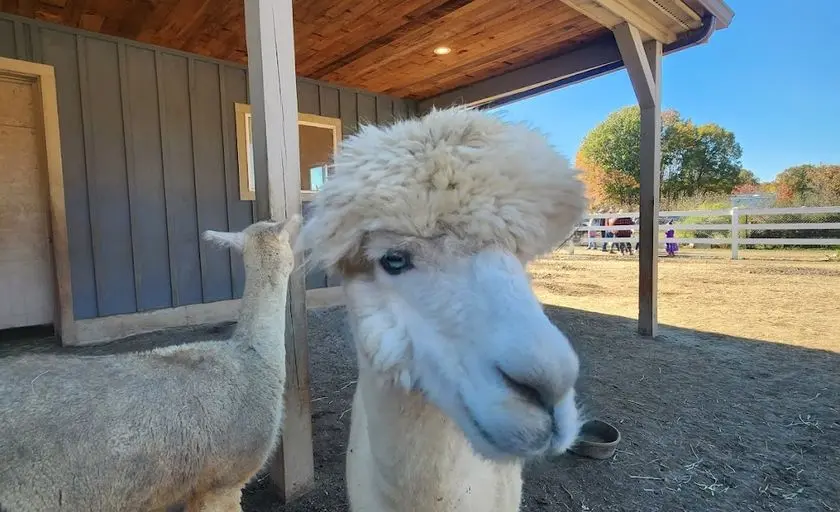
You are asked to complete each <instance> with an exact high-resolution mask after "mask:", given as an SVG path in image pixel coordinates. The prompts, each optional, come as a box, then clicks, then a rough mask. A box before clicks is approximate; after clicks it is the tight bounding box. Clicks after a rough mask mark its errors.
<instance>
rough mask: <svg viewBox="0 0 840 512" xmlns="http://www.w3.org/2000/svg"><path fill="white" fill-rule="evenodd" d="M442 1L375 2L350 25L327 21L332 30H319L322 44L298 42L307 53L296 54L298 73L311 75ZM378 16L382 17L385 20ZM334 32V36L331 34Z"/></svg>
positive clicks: (417, 16) (357, 50) (410, 20)
mask: <svg viewBox="0 0 840 512" xmlns="http://www.w3.org/2000/svg"><path fill="white" fill-rule="evenodd" d="M445 1H446V0H436V1H433V2H429V1H428V0H413V1H408V2H401V3H400V4H399V5H398V6H396V7H392V6H389V5H388V4H386V3H376V4H375V5H376V7H375V9H374V10H371V11H368V12H367V13H366V15H365V16H364V17H363V18H362V19H360V20H358V22H357V23H354V24H352V25H349V24H348V23H345V22H342V23H331V24H328V25H330V26H332V27H333V28H334V30H333V31H330V32H327V31H320V32H319V34H320V35H322V36H327V37H325V38H324V40H323V41H324V42H323V43H322V44H320V45H312V44H309V43H308V42H306V41H302V42H301V43H302V44H300V45H299V47H300V48H306V47H307V46H308V47H309V52H308V54H304V53H303V52H299V53H298V54H296V59H297V60H300V61H301V64H302V67H301V70H302V72H305V73H306V74H307V75H311V76H313V77H314V76H316V75H317V74H318V70H319V69H322V68H324V67H325V66H328V65H330V63H332V62H335V61H337V60H341V59H344V58H346V56H347V55H349V54H351V53H354V52H359V51H361V50H362V48H363V47H365V46H366V45H367V44H368V43H369V42H370V41H371V40H377V39H380V38H382V37H384V36H386V35H387V34H389V33H391V32H393V31H394V30H398V29H400V28H401V27H403V26H405V25H406V24H407V23H411V22H412V21H413V20H415V19H417V18H419V17H422V16H423V15H425V14H426V13H428V12H429V11H430V10H433V9H435V8H437V7H438V6H439V5H440V4H442V3H445ZM382 18H385V20H383V19H382ZM345 31H346V32H345ZM335 34H338V35H337V36H335ZM329 36H333V37H329Z"/></svg>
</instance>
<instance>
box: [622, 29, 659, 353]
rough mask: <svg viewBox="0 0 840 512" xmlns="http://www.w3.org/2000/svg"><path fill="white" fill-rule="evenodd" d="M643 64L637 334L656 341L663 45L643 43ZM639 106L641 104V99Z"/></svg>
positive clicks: (652, 42) (654, 42)
mask: <svg viewBox="0 0 840 512" xmlns="http://www.w3.org/2000/svg"><path fill="white" fill-rule="evenodd" d="M643 60H644V62H645V64H646V66H647V68H648V69H649V70H650V74H651V79H652V83H651V87H650V88H651V91H652V94H653V98H652V100H653V101H652V102H651V103H650V104H649V105H646V106H645V105H640V107H641V116H642V119H641V141H640V142H641V145H640V151H639V239H640V240H639V333H640V334H641V335H642V336H650V337H655V336H656V335H657V331H658V328H659V326H658V320H657V311H658V306H657V298H658V290H657V281H658V262H659V241H658V238H659V179H660V166H661V160H662V152H661V139H662V137H661V133H662V132H661V126H662V78H661V77H662V43H660V42H659V41H656V40H652V41H648V42H646V43H645V45H644V59H643ZM626 62H627V61H626V60H625V63H626ZM628 69H630V67H629V66H628ZM639 103H640V104H641V98H640V99H639Z"/></svg>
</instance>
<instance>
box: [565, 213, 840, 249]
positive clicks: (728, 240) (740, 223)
mask: <svg viewBox="0 0 840 512" xmlns="http://www.w3.org/2000/svg"><path fill="white" fill-rule="evenodd" d="M820 214H822V215H825V214H840V206H818V207H792V208H742V207H734V208H730V209H719V210H685V211H663V212H659V234H660V238H659V245H660V246H664V245H665V244H666V243H668V242H672V243H677V244H711V245H729V246H730V247H731V248H732V259H733V260H737V259H738V248H739V247H742V246H756V245H773V246H791V245H798V246H802V245H807V246H822V247H825V246H840V238H815V237H808V238H751V237H750V236H749V233H750V232H751V231H767V230H773V231H792V230H819V231H823V230H838V231H840V222H775V223H764V222H760V223H752V222H750V220H749V219H750V217H756V216H761V217H768V216H769V217H772V216H778V215H820ZM619 217H630V218H632V219H634V221H633V224H628V225H619V226H597V225H594V226H590V225H589V223H590V220H591V219H615V218H619ZM638 217H639V213H638V212H624V213H594V214H589V215H586V216H585V217H584V219H583V220H582V221H581V223H580V224H579V225H578V227H577V228H575V233H574V234H573V241H572V243H573V244H575V245H589V243H590V242H592V241H594V242H595V244H596V247H597V246H598V245H601V244H603V243H607V244H612V243H619V242H621V243H631V244H635V243H636V242H638V241H639V237H638V229H639V225H638V223H637V222H638ZM687 217H691V218H696V217H699V218H701V219H702V218H709V217H717V218H721V217H723V218H728V221H727V222H716V223H715V222H713V223H709V224H703V223H699V224H698V223H685V224H683V223H679V222H677V219H682V218H687ZM668 220H673V221H674V222H673V224H668V223H667V222H668ZM669 229H674V231H675V234H676V232H678V231H682V232H685V231H688V232H692V233H694V234H695V237H693V238H678V237H674V238H663V235H664V233H665V231H667V230H669ZM628 230H632V232H633V235H632V236H630V237H622V238H618V237H606V236H601V233H606V232H615V231H628ZM698 231H715V232H723V233H724V234H726V236H724V237H698V236H696V232H698ZM590 232H595V233H596V236H594V237H592V236H590Z"/></svg>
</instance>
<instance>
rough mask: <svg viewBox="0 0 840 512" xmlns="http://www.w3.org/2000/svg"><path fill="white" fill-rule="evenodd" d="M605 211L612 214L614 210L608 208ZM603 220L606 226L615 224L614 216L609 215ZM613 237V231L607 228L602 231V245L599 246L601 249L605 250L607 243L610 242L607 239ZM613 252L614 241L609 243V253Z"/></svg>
mask: <svg viewBox="0 0 840 512" xmlns="http://www.w3.org/2000/svg"><path fill="white" fill-rule="evenodd" d="M607 213H609V214H613V213H615V210H614V209H612V208H610V209H609V210H608V211H607ZM605 220H606V222H604V225H605V226H607V227H611V226H615V218H614V217H610V218H609V219H605ZM614 237H615V233H614V232H613V231H609V230H607V231H604V245H603V246H602V247H601V251H603V252H607V244H609V243H610V241H609V240H608V239H609V238H614ZM614 252H615V242H613V243H612V244H610V254H613V253H614Z"/></svg>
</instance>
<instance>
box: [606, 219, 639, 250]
mask: <svg viewBox="0 0 840 512" xmlns="http://www.w3.org/2000/svg"><path fill="white" fill-rule="evenodd" d="M618 213H624V210H619V211H618ZM614 225H615V226H632V225H633V218H632V217H619V218H617V219H615V224H614ZM631 236H633V230H632V229H622V230H619V231H616V232H615V237H616V238H618V239H619V242H618V250H619V251H620V252H621V255H622V256H624V254H626V253H629V254H630V256H632V255H633V246H632V245H631V244H630V242H622V241H621V240H622V239H624V238H630V237H631ZM610 252H612V251H610Z"/></svg>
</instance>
